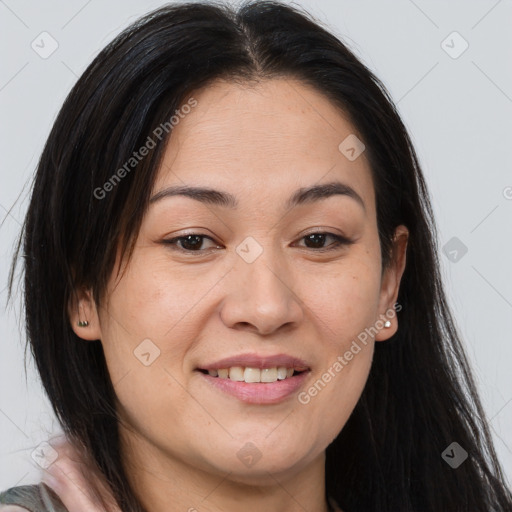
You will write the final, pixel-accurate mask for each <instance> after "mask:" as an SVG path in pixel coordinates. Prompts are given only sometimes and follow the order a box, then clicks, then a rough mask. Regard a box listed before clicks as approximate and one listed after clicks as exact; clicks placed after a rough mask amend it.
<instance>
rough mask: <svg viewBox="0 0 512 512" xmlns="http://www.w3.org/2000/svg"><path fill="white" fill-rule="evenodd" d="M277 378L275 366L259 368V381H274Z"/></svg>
mask: <svg viewBox="0 0 512 512" xmlns="http://www.w3.org/2000/svg"><path fill="white" fill-rule="evenodd" d="M276 380H277V368H264V369H263V370H261V377H260V382H275V381H276Z"/></svg>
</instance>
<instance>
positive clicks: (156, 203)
mask: <svg viewBox="0 0 512 512" xmlns="http://www.w3.org/2000/svg"><path fill="white" fill-rule="evenodd" d="M193 97H194V98H195V100H196V101H197V105H196V106H195V107H194V108H192V109H191V111H190V113H188V114H187V115H185V116H184V117H183V118H182V119H181V120H180V121H179V123H178V124H177V125H176V126H175V127H174V131H173V133H172V137H171V139H170V142H169V144H168V146H167V149H166V153H165V157H164V161H163V163H162V165H161V168H160V169H159V172H158V176H157V179H156V183H155V185H154V190H153V191H152V197H153V200H152V201H151V204H150V206H149V209H148V211H147V213H146V215H145V217H144V219H143V222H142V226H141V229H140V232H139V233H138V239H137V243H136V247H135V250H134V253H133V255H132V258H131V259H130V261H129V263H128V264H126V262H123V263H122V264H121V263H120V264H121V265H122V270H123V272H122V277H120V278H119V277H116V276H117V269H114V272H113V274H112V278H111V281H110V283H109V286H108V289H107V294H106V297H105V301H104V303H103V304H102V307H101V308H99V309H96V308H95V306H94V304H91V303H90V302H87V300H85V299H84V301H83V302H82V307H83V308H85V309H84V311H85V314H86V315H87V316H88V320H89V322H90V325H89V327H88V328H87V329H80V328H77V327H74V328H75V330H76V332H77V334H78V335H79V336H81V337H82V338H89V339H98V338H100V339H101V343H102V345H103V348H104V351H105V357H106V360H107V364H108V368H109V372H110V374H111V378H112V382H113V383H114V387H115V390H116V393H117V396H118V399H119V410H120V413H121V415H122V417H123V419H124V421H125V423H126V425H127V426H129V429H130V430H131V431H132V432H131V433H129V434H128V433H126V434H125V435H126V436H131V438H132V439H137V441H136V442H137V443H146V445H147V446H150V447H151V450H152V451H153V453H155V454H157V455H156V456H155V457H156V458H159V460H160V463H161V465H165V464H169V465H172V464H180V463H182V464H187V465H189V466H192V467H195V468H198V469H200V470H203V471H207V472H210V473H215V474H223V475H225V474H226V473H228V472H230V473H231V475H232V478H234V479H236V480H239V481H245V480H247V481H249V480H250V481H251V482H254V481H255V479H258V478H260V479H261V480H262V481H264V480H265V478H267V476H268V473H269V472H270V473H272V474H274V475H276V474H279V475H287V474H292V473H293V472H297V471H300V470H301V469H304V468H306V467H307V466H308V465H311V464H314V463H315V461H317V462H318V461H319V460H321V459H322V457H323V456H324V452H325V449H326V447H327V446H328V445H329V443H330V442H331V441H332V440H333V439H334V438H335V437H336V436H337V435H338V433H339V432H340V430H341V429H342V428H343V426H344V424H345V423H346V421H347V419H348V417H349V416H350V414H351V412H352V410H353V408H354V406H355V405H356V403H357V401H358V399H359V397H360V395H361V392H362V390H363V387H364V385H365V382H366V380H367V377H368V373H369V370H370V365H371V360H372V354H373V349H374V343H375V341H384V340H385V339H387V338H389V337H390V336H391V335H392V334H393V333H394V332H395V331H396V328H397V319H396V317H395V316H394V315H393V313H392V311H393V310H392V307H393V304H394V303H395V301H396V297H397V293H398V285H399V281H400V277H401V275H402V272H403V267H404V265H405V257H404V251H405V242H406V229H405V228H404V227H399V228H398V230H397V238H396V239H397V242H396V243H395V247H396V249H397V250H396V257H395V259H394V260H393V263H392V264H391V266H390V267H389V268H387V269H385V270H384V271H383V269H382V266H381V253H380V244H379V238H378V232H377V219H376V209H375V193H374V189H373V184H372V177H371V172H370V168H369V165H368V162H367V160H366V157H365V153H364V152H363V153H362V154H361V155H360V156H358V157H357V158H355V159H354V158H353V156H354V154H353V152H350V150H349V151H348V153H347V151H346V150H345V153H343V152H342V151H341V150H340V149H339V145H340V143H342V141H344V139H346V137H348V136H350V135H351V134H356V135H357V132H356V130H355V128H354V127H353V126H351V124H350V123H349V122H348V121H347V120H346V119H345V118H344V117H343V116H342V114H341V113H340V112H339V111H338V110H336V109H335V108H334V106H333V105H332V104H331V103H330V102H329V101H328V100H327V99H326V98H324V97H323V96H322V95H320V94H319V93H318V92H316V91H315V90H313V89H311V88H309V87H308V86H306V85H303V84H301V83H300V82H298V81H293V80H285V79H275V80H268V81H264V82H261V83H260V84H259V85H257V86H255V87H249V86H241V85H236V84H233V83H227V82H223V81H219V82H216V83H215V84H214V85H212V86H209V87H208V88H206V89H203V90H200V91H197V92H196V93H194V94H193ZM359 138H361V137H359ZM349 140H350V139H349ZM356 149H357V148H356ZM346 155H349V156H351V157H352V158H347V156H346ZM327 184H330V186H329V187H324V188H321V187H322V186H325V185H327ZM173 187H201V188H208V189H214V190H216V191H218V192H217V193H205V192H204V191H203V193H201V194H197V193H196V195H195V197H193V193H192V192H189V193H187V194H185V195H180V194H178V192H179V191H177V190H176V189H175V188H174V189H173ZM312 187H320V188H317V189H312ZM310 189H311V190H310ZM308 190H309V192H308ZM315 190H316V193H315ZM196 192H197V191H196ZM221 194H225V195H226V196H227V199H226V198H223V196H221ZM221 198H223V199H222V200H221ZM388 319H389V320H390V322H391V327H389V328H385V327H383V323H384V321H385V320H388ZM75 325H76V324H75ZM85 331H87V332H85ZM364 333H366V336H365V335H364ZM363 340H364V341H363ZM226 373H227V374H228V377H227V378H226ZM290 375H291V376H290ZM262 380H263V382H261V381H262ZM246 381H247V382H246ZM265 381H269V382H265ZM126 432H128V431H126ZM134 442H135V441H134ZM322 460H323V459H322Z"/></svg>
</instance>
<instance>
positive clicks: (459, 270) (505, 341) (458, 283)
mask: <svg viewBox="0 0 512 512" xmlns="http://www.w3.org/2000/svg"><path fill="white" fill-rule="evenodd" d="M163 3H164V2H159V1H144V0H139V1H135V0H129V1H121V0H108V1H101V2H100V1H99V0H89V1H87V0H73V1H69V0H68V1H64V0H61V1H57V0H47V1H45V2H37V1H35V0H32V1H23V0H5V1H1V0H0V34H2V36H1V45H0V54H1V59H2V66H1V69H0V109H1V119H2V122H1V128H0V129H1V133H0V156H1V162H2V165H1V170H0V172H1V174H0V219H1V220H3V223H2V224H1V227H0V300H1V305H2V307H1V308H0V331H1V333H2V341H1V352H0V460H1V463H0V489H5V488H7V487H9V486H13V485H22V484H27V483H32V482H37V481H38V479H39V476H40V468H39V467H38V466H37V464H36V463H35V462H34V460H33V459H32V458H31V453H32V451H33V450H34V448H35V447H36V446H37V445H38V444H39V443H40V442H42V441H45V440H47V439H49V438H50V437H52V436H53V435H54V434H55V433H56V432H58V424H57V422H56V420H55V418H54V417H53V414H52V413H51V411H50V408H49V406H48V403H47V400H46V398H45V396H44V394H43V393H42V390H41V386H40V383H39V381H38V378H37V375H36V373H35V372H34V368H33V364H32V362H31V361H29V363H28V365H27V373H26V374H25V370H24V363H23V343H24V334H23V319H22V316H21V308H20V301H21V296H20V294H19V293H18V295H17V297H16V298H15V300H14V303H13V307H9V308H8V309H7V310H5V308H4V306H5V301H6V290H5V286H6V279H7V273H8V267H9V263H10V260H11V257H12V252H13V247H14V242H15V239H16V236H17V234H18V232H19V230H20V227H21V223H22V219H23V215H24V211H25V208H26V204H27V202H26V201H27V196H28V192H29V189H30V179H31V176H32V175H33V172H34V169H35V166H36V164H37V159H38V157H39V154H40V152H41V150H42V147H43V144H44V142H45V139H46V137H47V135H48V133H49V130H50V128H51V125H52V123H53V121H54V119H55V116H56V114H57V111H58V109H59V108H60V106H61V104H62V102H63V100H64V98H65V96H66V95H67V93H68V91H69V90H70V88H71V87H72V85H73V84H74V83H75V81H76V79H77V78H78V76H79V75H80V74H81V73H82V72H83V70H84V69H85V67H86V66H87V65H88V64H89V63H90V62H91V60H92V59H93V57H94V56H95V55H96V54H97V53H98V51H99V50H100V49H101V48H102V47H103V46H105V45H106V44H107V43H108V42H109V41H110V40H111V39H112V38H113V37H114V36H115V35H116V34H118V33H119V32H120V31H121V30H122V29H123V28H125V27H126V26H127V25H129V24H130V23H131V22H133V21H134V20H135V19H137V18H138V17H139V16H140V15H142V14H144V13H146V12H147V11H149V10H151V9H153V8H155V7H158V6H159V5H162V4H163ZM301 5H302V6H304V7H305V8H306V9H308V10H309V11H310V12H312V13H313V14H315V15H316V16H317V17H318V18H320V20H322V21H324V22H325V23H327V24H328V25H329V26H330V27H331V29H332V30H333V31H334V32H335V33H336V34H337V35H338V36H340V37H341V38H342V39H343V40H344V41H345V42H346V43H347V44H348V45H349V46H350V47H351V48H352V50H353V51H355V53H356V54H357V55H358V56H359V57H360V58H361V59H362V60H363V62H365V63H366V64H367V65H368V66H369V67H370V69H372V70H373V71H374V72H375V73H376V74H377V76H378V77H379V78H381V79H382V81H383V82H384V84H385V85H386V87H387V88H388V89H389V91H390V92H391V94H392V97H393V98H394V100H395V102H396V103H397V104H398V108H399V111H400V113H401V115H402V117H403V119H404V122H405V124H406V126H407V128H408V129H409V131H410V134H411V136H412V139H413V142H414V144H415V146H416V149H417V151H418V154H419V157H420V162H421V164H422V166H423V170H424V172H425V174H426V177H427V181H428V184H429V186H430V191H431V194H432V198H433V204H434V209H435V214H436V216H437V221H438V227H439V244H440V247H441V248H442V247H444V246H446V244H448V245H447V246H446V250H445V252H443V251H441V254H440V258H441V263H442V266H443V269H442V270H443V275H444V278H445V283H446V287H447V290H448V294H449V299H450V303H451V306H452V308H453V312H454V314H455V317H456V320H457V323H458V326H459V328H460V330H461V333H462V336H463V338H464V340H465V343H466V347H467V353H468V356H469V358H470V361H471V364H472V366H473V368H474V371H475V376H476V378H477V384H478V387H479V390H480V393H481V397H482V400H483V404H484V407H485V409H486V412H487V414H488V417H489V418H490V420H491V427H492V434H493V436H494V440H495V443H496V448H497V451H498V455H499V457H500V459H501V461H502V464H503V465H504V468H505V472H506V474H507V475H508V478H509V480H510V479H511V478H512V403H511V402H512V373H511V371H510V362H511V361H512V344H511V342H510V341H511V336H510V332H511V327H512V321H511V319H512V314H511V313H512V279H511V278H512V271H511V266H510V262H512V236H511V235H512V230H511V220H512V172H511V163H512V151H511V143H512V69H511V63H512V58H511V57H512V30H511V26H512V23H511V22H512V5H511V2H510V1H509V0H500V1H496V0H489V1H487V0H485V1H484V0H479V1H477V0H473V1H467V0H466V1H451V2H446V1H430V2H427V1H424V0H422V1H420V0H416V1H412V0H397V1H393V2H391V1H387V2H382V1H377V0H373V1H362V0H357V1H356V0H352V1H349V0H344V1H340V0H317V1H315V0H303V1H302V2H301ZM45 31H46V32H48V33H49V34H51V37H52V38H53V39H54V40H55V41H57V44H58V48H57V49H56V51H55V52H54V53H53V54H52V55H50V56H48V57H47V58H42V57H41V56H40V53H41V52H43V51H48V50H49V49H51V40H50V39H49V38H48V36H40V34H41V33H42V32H45ZM454 31H456V32H458V34H460V36H457V35H451V34H452V33H453V32H454ZM448 36H449V37H448ZM42 39H43V41H41V40H42ZM33 41H35V42H34V45H38V51H39V52H40V53H37V52H36V51H34V49H33V48H32V47H31V44H32V42H33ZM443 41H445V43H444V44H442V42H443ZM464 41H466V42H467V44H469V47H468V48H467V50H466V51H464V52H463V53H461V51H462V50H463V49H464V47H465V43H464ZM449 53H451V56H450V55H449ZM459 53H461V54H460V55H459ZM454 57H457V58H454ZM454 237H455V239H453V238H454ZM462 244H463V245H462ZM464 247H466V248H467V253H465V254H464V251H465V249H464ZM41 300H45V297H41ZM454 441H457V440H456V439H454ZM440 456H441V454H440ZM419 463H421V461H419Z"/></svg>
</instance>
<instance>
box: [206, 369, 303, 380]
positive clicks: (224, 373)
mask: <svg viewBox="0 0 512 512" xmlns="http://www.w3.org/2000/svg"><path fill="white" fill-rule="evenodd" d="M199 371H200V372H201V373H203V374H204V375H209V376H210V377H213V378H216V379H229V380H232V381H235V382H246V383H248V384H255V383H262V384H267V383H272V382H277V381H282V380H286V379H290V378H292V377H296V376H297V375H300V374H302V373H304V372H306V371H308V369H307V368H287V367H286V366H274V367H271V368H254V367H250V366H246V367H243V366H232V367H230V368H219V369H211V370H205V369H201V368H200V369H199Z"/></svg>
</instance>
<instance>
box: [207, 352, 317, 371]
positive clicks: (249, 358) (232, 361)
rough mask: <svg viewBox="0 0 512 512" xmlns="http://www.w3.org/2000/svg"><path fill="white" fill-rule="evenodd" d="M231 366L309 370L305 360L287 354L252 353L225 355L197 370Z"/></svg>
mask: <svg viewBox="0 0 512 512" xmlns="http://www.w3.org/2000/svg"><path fill="white" fill-rule="evenodd" d="M233 366H242V367H245V368H247V367H250V368H260V369H263V368H274V367H278V366H285V367H286V368H294V369H295V370H300V371H303V370H309V365H308V363H307V362H306V361H304V360H302V359H299V358H298V357H293V356H290V355H287V354H274V355H258V354H254V353H248V354H239V355H236V356H231V357H225V358H224V359H219V360H218V361H214V362H213V363H208V364H205V365H201V366H199V367H198V369H199V370H218V369H220V368H231V367H233Z"/></svg>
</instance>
